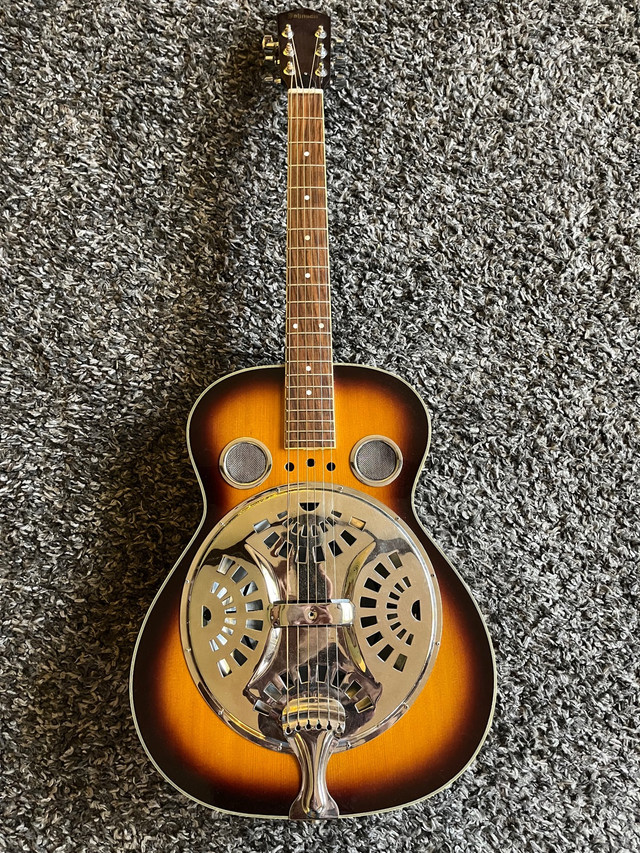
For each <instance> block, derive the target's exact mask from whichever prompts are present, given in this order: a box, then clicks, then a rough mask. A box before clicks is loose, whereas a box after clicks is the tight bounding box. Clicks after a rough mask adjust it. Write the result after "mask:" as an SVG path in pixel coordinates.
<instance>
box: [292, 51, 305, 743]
mask: <svg viewBox="0 0 640 853" xmlns="http://www.w3.org/2000/svg"><path fill="white" fill-rule="evenodd" d="M294 59H295V61H296V64H297V51H295V52H294ZM294 70H295V66H294ZM297 82H298V81H297V79H295V77H294V83H295V84H297ZM296 88H297V85H296ZM291 103H292V107H293V109H294V113H295V116H296V118H295V125H294V131H295V143H294V150H295V163H296V178H297V180H296V188H295V191H294V195H295V196H299V194H300V190H299V182H300V176H299V171H300V169H299V162H300V143H299V139H300V119H299V118H298V101H297V98H296V97H295V93H294V95H293V96H292V98H291ZM296 201H297V199H296ZM296 207H297V204H296ZM296 215H297V214H296ZM295 275H297V273H294V276H295ZM295 293H296V320H297V323H296V334H295V338H294V340H295V342H296V350H295V355H296V371H297V374H296V439H297V440H296V448H297V450H296V470H297V471H298V482H299V483H300V487H299V488H298V490H297V493H296V551H295V563H294V565H295V567H296V589H297V601H298V602H299V601H300V566H299V563H298V559H299V557H300V529H301V528H300V500H301V497H302V487H303V482H302V480H303V478H302V474H301V471H300V444H301V442H300V420H301V418H300V414H301V409H302V406H301V404H300V393H299V392H300V388H299V384H300V383H299V376H300V319H301V317H300V300H299V298H298V297H299V295H300V294H299V288H298V286H297V284H296V287H295ZM296 651H297V664H298V667H297V672H296V683H297V692H298V695H297V700H298V705H297V708H298V719H297V723H296V728H299V727H300V717H299V713H300V710H299V709H300V687H301V680H302V679H301V676H302V673H301V671H300V626H299V625H296Z"/></svg>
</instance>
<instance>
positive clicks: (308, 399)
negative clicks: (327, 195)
mask: <svg viewBox="0 0 640 853" xmlns="http://www.w3.org/2000/svg"><path fill="white" fill-rule="evenodd" d="M301 88H304V87H303V85H302V81H301ZM297 97H298V103H299V105H300V107H301V113H302V119H301V121H300V131H301V136H302V139H301V143H300V149H299V151H298V156H299V155H300V154H302V160H299V162H301V163H302V169H301V172H302V175H301V177H302V187H301V191H300V190H299V191H298V206H299V207H300V208H301V210H302V224H303V226H304V227H306V226H307V224H308V222H307V219H308V210H307V206H306V203H304V202H305V196H306V195H307V162H306V161H305V153H306V152H305V149H306V148H307V139H306V137H307V128H308V124H309V123H308V121H307V116H306V110H307V98H306V96H305V94H304V92H301V93H298V96H297ZM300 195H302V199H300ZM305 255H306V253H305ZM306 260H307V259H306V257H305V258H304V263H303V264H302V273H303V276H304V282H305V283H304V284H302V285H300V282H298V286H299V287H302V289H303V292H302V299H303V305H304V312H303V314H304V317H303V322H304V334H303V336H302V340H303V343H304V348H303V354H304V360H305V361H306V358H307V356H308V352H309V350H308V345H309V331H308V325H309V302H308V299H307V285H306V281H307V278H306V276H307V263H306ZM296 274H297V276H298V278H300V270H298V271H297V273H296ZM301 334H302V332H301ZM301 367H302V364H299V365H298V370H299V371H300V368H301ZM311 382H312V385H313V379H312V380H311ZM304 390H305V395H304V398H303V399H304V403H305V428H306V426H307V424H308V423H309V415H310V411H309V410H310V409H311V410H313V407H314V406H315V400H312V396H311V395H310V394H309V391H311V392H312V393H313V387H312V388H311V389H309V388H308V387H307V386H306V383H305V386H304ZM314 415H315V412H314ZM307 443H308V442H306V441H305V444H307ZM310 452H313V450H311V451H310V450H309V449H307V451H306V453H307V459H306V467H305V470H306V473H307V481H306V494H305V498H306V502H307V510H306V512H307V515H306V522H307V524H306V531H307V547H306V553H305V558H306V563H307V588H306V600H307V602H309V603H310V602H311V601H312V593H311V581H312V577H311V553H312V547H313V541H312V536H313V523H312V519H313V516H312V512H313V509H312V510H311V512H310V511H309V507H313V502H314V501H315V497H316V494H315V484H314V490H313V495H312V494H311V483H310V482H309V474H310V470H309V453H310ZM310 498H311V500H310ZM314 598H315V596H314ZM305 633H306V638H307V658H306V660H307V694H308V695H310V694H311V693H312V691H313V679H312V675H311V672H312V668H311V661H312V660H314V658H312V657H311V638H312V637H313V639H314V640H315V642H316V649H317V643H318V637H317V633H316V632H315V631H314V630H313V629H312V628H311V627H310V626H308V625H307V627H306V631H305ZM316 658H317V653H316ZM315 680H316V682H317V676H316V679H315ZM308 724H309V721H308V720H307V725H308Z"/></svg>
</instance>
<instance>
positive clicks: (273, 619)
mask: <svg viewBox="0 0 640 853" xmlns="http://www.w3.org/2000/svg"><path fill="white" fill-rule="evenodd" d="M440 632H441V605H440V596H439V592H438V585H437V582H436V578H435V572H434V570H433V567H432V566H431V563H430V561H429V557H428V556H427V553H426V551H425V550H424V548H423V547H422V545H421V543H420V541H419V540H418V539H417V538H416V537H415V536H414V534H413V533H412V532H411V530H410V529H409V528H408V527H407V526H406V525H405V524H404V522H403V521H402V520H401V519H400V518H399V517H397V516H396V515H394V514H393V513H392V512H391V510H389V509H388V508H387V507H385V506H384V505H383V504H381V503H380V502H379V501H376V500H375V499H374V498H372V497H370V496H369V495H366V494H363V493H361V492H358V491H356V490H353V489H349V488H347V487H343V486H335V487H331V486H329V485H328V484H327V483H325V484H323V483H321V482H317V483H305V484H295V485H292V486H290V487H286V486H280V487H278V488H276V489H270V490H268V491H265V492H262V493H261V494H258V495H253V496H251V497H249V498H248V499H247V500H245V501H244V502H243V503H241V504H239V506H237V507H236V508H235V509H233V510H232V511H231V512H229V513H228V514H227V515H226V516H225V517H224V518H223V519H222V520H221V521H220V522H219V523H218V524H217V525H216V526H215V527H214V528H213V529H212V530H211V532H210V533H209V535H208V536H207V538H206V539H205V540H204V541H203V543H202V545H201V546H200V548H199V550H198V552H197V553H196V555H195V557H194V559H193V562H192V564H191V566H190V568H189V571H188V574H187V577H186V578H185V582H184V587H183V594H182V601H181V607H180V635H181V641H182V647H183V651H184V655H185V660H186V663H187V666H188V668H189V671H190V673H191V675H192V677H193V679H194V682H195V683H196V685H197V687H198V690H199V691H200V693H201V694H202V696H203V698H204V699H205V701H206V702H207V703H208V704H209V705H210V706H211V707H212V708H213V709H214V710H215V711H216V713H218V714H219V716H220V717H221V718H222V719H223V720H224V721H225V722H226V723H227V724H228V725H229V726H231V727H232V728H233V729H235V730H236V731H237V732H239V733H240V734H241V735H243V736H244V737H246V738H247V739H249V740H251V741H253V742H255V743H258V744H261V745H262V746H266V747H269V748H270V749H274V750H278V751H280V750H290V751H293V752H294V753H295V754H296V756H297V757H298V760H299V762H300V766H301V769H302V774H303V786H302V789H301V792H300V796H299V797H298V799H297V800H296V804H295V805H294V807H292V812H293V813H295V814H296V816H301V817H307V818H311V817H313V816H314V815H315V814H318V815H319V814H325V815H329V814H333V808H334V806H333V805H332V802H331V799H330V797H329V795H328V793H326V791H325V788H326V782H325V781H324V770H325V768H326V764H327V762H328V760H329V758H330V755H331V754H332V753H333V752H341V751H343V750H346V749H350V748H351V747H354V746H358V745H359V744H362V743H366V742H367V741H368V740H371V738H373V737H375V736H376V735H378V734H380V733H381V732H383V731H385V729H387V728H388V727H389V726H391V725H392V724H393V723H394V722H395V721H396V720H398V719H399V718H400V717H401V716H402V714H404V713H405V711H406V710H408V708H409V707H410V705H411V703H412V702H413V701H414V699H415V698H416V697H417V695H418V693H419V692H420V690H421V689H422V687H423V685H424V684H425V682H426V680H427V678H428V676H429V673H430V671H431V669H432V667H433V664H434V662H435V658H436V654H437V650H438V646H439V640H440ZM314 697H320V703H321V706H322V707H324V708H325V709H328V710H326V712H322V711H321V707H320V705H318V704H317V703H316V705H314ZM323 713H325V714H326V716H322V714H323ZM304 714H306V715H307V716H306V718H304ZM303 719H306V721H307V722H308V723H309V724H310V725H311V729H306V728H302V729H301V730H300V731H298V729H297V726H298V725H299V724H302V720H303ZM305 726H306V723H305ZM314 726H315V729H314ZM318 726H319V728H318ZM323 732H326V733H325V734H323ZM212 749H215V744H212Z"/></svg>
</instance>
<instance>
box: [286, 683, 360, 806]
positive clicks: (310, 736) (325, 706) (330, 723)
mask: <svg viewBox="0 0 640 853" xmlns="http://www.w3.org/2000/svg"><path fill="white" fill-rule="evenodd" d="M344 720H345V715H344V708H343V707H342V705H341V704H340V703H339V702H337V701H336V700H335V699H331V698H327V697H326V696H322V697H317V696H310V697H307V698H304V699H300V700H294V701H293V702H292V703H291V705H290V706H287V707H286V708H285V710H284V711H283V713H282V726H283V729H284V732H285V734H286V736H287V741H288V743H289V746H290V747H291V749H292V751H293V752H294V753H295V755H296V758H297V759H298V762H299V763H300V769H301V771H302V773H301V775H302V781H301V785H300V793H299V794H298V796H297V797H296V799H295V800H294V801H293V803H292V804H291V808H290V809H289V817H290V818H291V819H292V820H309V819H311V820H319V819H322V818H328V817H339V816H340V810H339V809H338V805H337V803H336V801H335V800H334V799H333V797H332V796H331V794H330V793H329V789H328V788H327V764H328V763H329V758H330V757H331V753H332V751H333V747H334V741H335V739H336V737H337V736H338V735H339V734H340V732H341V731H342V730H343V728H344Z"/></svg>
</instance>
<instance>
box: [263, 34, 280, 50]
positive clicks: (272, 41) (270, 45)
mask: <svg viewBox="0 0 640 853" xmlns="http://www.w3.org/2000/svg"><path fill="white" fill-rule="evenodd" d="M262 49H263V50H274V51H275V50H277V49H278V40H277V39H276V38H274V36H273V35H272V34H271V33H265V34H264V36H263V37H262Z"/></svg>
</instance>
